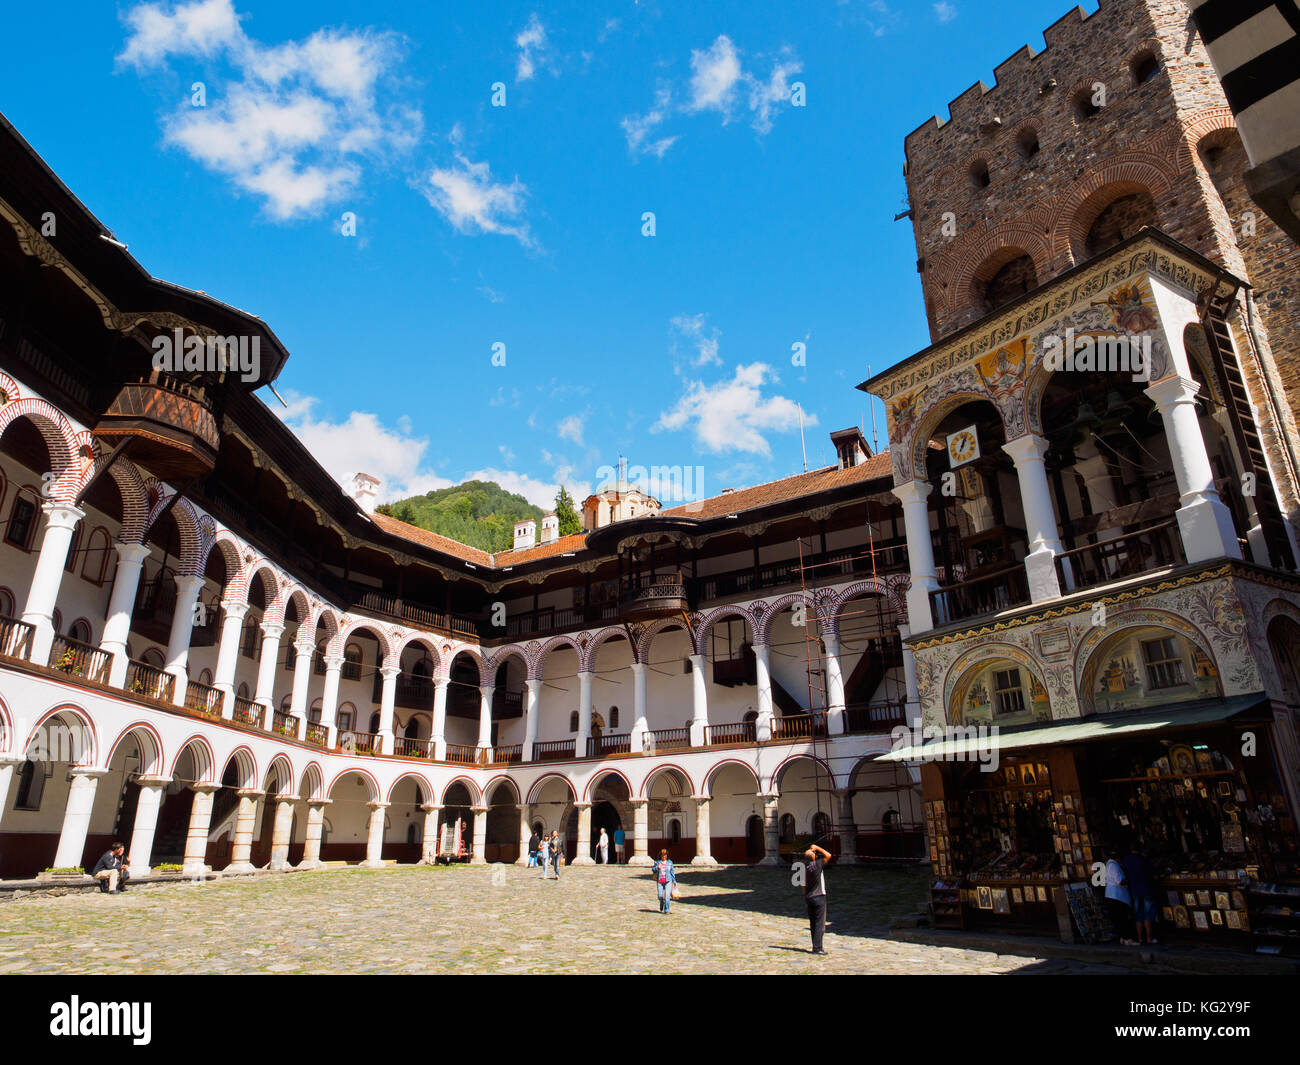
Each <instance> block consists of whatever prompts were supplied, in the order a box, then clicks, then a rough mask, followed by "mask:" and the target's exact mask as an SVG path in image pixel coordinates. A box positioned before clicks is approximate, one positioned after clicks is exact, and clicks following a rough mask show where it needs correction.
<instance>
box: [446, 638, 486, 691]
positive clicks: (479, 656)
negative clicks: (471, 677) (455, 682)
mask: <svg viewBox="0 0 1300 1065" xmlns="http://www.w3.org/2000/svg"><path fill="white" fill-rule="evenodd" d="M461 655H465V656H467V657H468V658H469V659H471V660H472V661H473V663H474V666H475V668H476V669H477V670H478V682H479V686H480V687H482V686H483V685H485V684H491V683H492V678H491V677H490V676H488V674H487V670H486V668H485V665H486V663H485V662H484V660H483V652H482V651H480V650H479V649H478V648H477V647H475V646H474V645H473V644H468V643H462V644H458V645H457V646H456V648H455V649H454V650H453V651H451V652H449V653H448V656H447V676H451V669H452V666H454V665H455V664H456V659H458V658H459V657H460V656H461Z"/></svg>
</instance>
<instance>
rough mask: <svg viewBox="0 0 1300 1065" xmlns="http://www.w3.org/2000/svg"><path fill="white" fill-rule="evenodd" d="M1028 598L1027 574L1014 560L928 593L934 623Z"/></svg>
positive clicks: (1017, 603)
mask: <svg viewBox="0 0 1300 1065" xmlns="http://www.w3.org/2000/svg"><path fill="white" fill-rule="evenodd" d="M1028 602H1029V578H1028V576H1027V575H1026V574H1025V567H1024V563H1022V562H1017V563H1015V564H1014V565H1011V566H1005V567H1002V568H1001V569H998V570H995V571H994V572H992V573H986V574H981V575H979V576H975V577H970V578H967V579H966V580H963V581H959V582H957V583H956V584H948V585H944V586H942V587H940V588H936V589H935V590H934V591H933V592H931V593H930V610H931V611H932V612H933V615H934V624H935V627H936V628H937V627H939V626H941V625H950V624H954V623H956V622H961V621H970V620H972V619H974V618H979V617H984V616H986V615H988V614H996V613H999V612H1000V611H1003V610H1010V609H1011V608H1012V607H1017V606H1024V605H1025V604H1026V603H1028Z"/></svg>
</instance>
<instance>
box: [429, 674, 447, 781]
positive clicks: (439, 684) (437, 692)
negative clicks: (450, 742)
mask: <svg viewBox="0 0 1300 1065" xmlns="http://www.w3.org/2000/svg"><path fill="white" fill-rule="evenodd" d="M450 683H451V678H449V677H435V678H434V680H433V757H434V759H435V760H436V761H439V762H442V761H445V760H446V758H447V685H449V684H450Z"/></svg>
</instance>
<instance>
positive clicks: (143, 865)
mask: <svg viewBox="0 0 1300 1065" xmlns="http://www.w3.org/2000/svg"><path fill="white" fill-rule="evenodd" d="M137 783H138V784H139V785H140V794H139V797H138V798H137V799H136V802H135V823H134V824H133V825H132V826H131V849H130V850H129V851H127V870H128V871H129V872H130V874H131V875H132V876H135V877H140V876H148V875H149V861H150V859H151V858H152V857H153V837H154V832H155V831H156V830H157V828H158V808H159V807H160V806H161V805H162V798H163V792H164V790H165V789H166V787H167V785H168V784H170V783H171V778H170V777H140V778H139V779H138V780H137Z"/></svg>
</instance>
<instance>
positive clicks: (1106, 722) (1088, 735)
mask: <svg viewBox="0 0 1300 1065" xmlns="http://www.w3.org/2000/svg"><path fill="white" fill-rule="evenodd" d="M1268 703H1269V700H1268V696H1267V695H1265V694H1264V693H1263V692H1254V693H1252V694H1250V695H1233V696H1231V697H1229V698H1226V699H1193V700H1190V701H1188V702H1182V703H1170V704H1169V705H1168V706H1162V707H1159V708H1158V709H1155V710H1128V711H1124V712H1121V713H1115V714H1101V715H1098V716H1096V717H1089V718H1084V719H1078V718H1074V719H1070V720H1066V721H1053V722H1052V723H1051V724H1044V725H1021V726H1019V727H1017V728H1014V729H1000V730H998V732H996V733H993V732H991V731H989V730H987V729H986V731H985V732H984V733H983V734H982V735H981V734H976V735H972V736H965V737H962V738H959V739H945V740H931V741H930V742H929V743H923V744H920V745H913V746H910V747H903V748H901V749H900V750H897V751H890V752H889V753H888V754H882V755H880V756H878V757H877V758H876V759H875V761H877V762H947V761H962V760H967V761H968V760H969V759H962V758H961V757H960V756H961V755H967V754H977V753H979V752H981V751H989V750H998V751H1011V750H1016V749H1017V748H1024V747H1047V746H1054V745H1059V744H1063V743H1089V742H1092V741H1095V740H1112V739H1118V738H1120V737H1124V736H1130V735H1135V734H1137V733H1140V732H1154V731H1157V730H1159V729H1166V728H1186V727H1187V726H1189V725H1211V724H1214V723H1215V722H1219V721H1227V720H1228V719H1229V718H1233V717H1237V716H1239V715H1241V714H1245V713H1247V712H1249V711H1252V710H1259V709H1261V708H1266V707H1267V706H1268Z"/></svg>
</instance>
